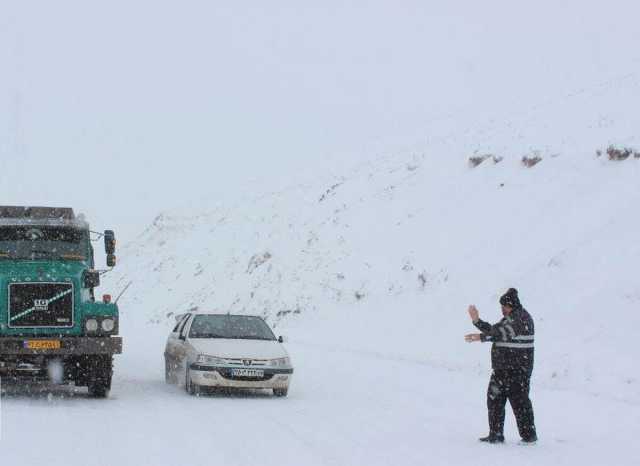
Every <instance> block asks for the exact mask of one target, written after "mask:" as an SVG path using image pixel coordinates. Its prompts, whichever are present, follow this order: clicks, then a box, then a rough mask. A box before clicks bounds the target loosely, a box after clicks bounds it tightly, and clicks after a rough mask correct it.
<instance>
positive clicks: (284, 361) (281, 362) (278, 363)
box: [271, 358, 291, 367]
mask: <svg viewBox="0 0 640 466" xmlns="http://www.w3.org/2000/svg"><path fill="white" fill-rule="evenodd" d="M290 364H291V361H290V360H289V358H278V359H272V360H271V365H272V366H275V367H282V366H289V365H290Z"/></svg>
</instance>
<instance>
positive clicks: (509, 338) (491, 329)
mask: <svg viewBox="0 0 640 466" xmlns="http://www.w3.org/2000/svg"><path fill="white" fill-rule="evenodd" d="M500 304H501V305H502V315H503V316H504V317H503V318H502V320H501V321H500V322H498V323H497V324H495V325H491V324H489V323H487V322H485V321H483V320H480V314H479V312H478V309H476V307H475V306H473V305H472V306H469V317H471V320H472V321H473V325H475V326H476V327H477V328H478V329H479V330H480V331H481V332H482V333H472V334H469V335H466V336H465V337H464V339H465V340H466V341H468V342H473V341H482V342H485V341H490V342H492V343H493V346H492V348H491V367H492V368H493V374H492V375H491V380H490V382H489V389H488V391H487V407H488V409H489V435H488V436H486V437H482V438H481V439H480V441H481V442H488V443H502V442H504V409H505V405H506V403H507V400H509V403H510V404H511V408H512V409H513V413H514V414H515V417H516V421H517V423H518V430H519V431H520V437H522V442H523V443H534V442H536V441H537V440H538V437H537V435H536V427H535V424H534V419H533V406H532V405H531V400H530V399H529V383H530V380H531V373H532V372H533V340H534V329H533V319H531V316H530V315H529V313H528V312H527V311H526V310H525V309H524V308H523V307H522V305H521V304H520V299H519V298H518V291H517V290H516V289H515V288H509V290H508V291H507V292H506V293H505V294H504V295H502V297H501V298H500Z"/></svg>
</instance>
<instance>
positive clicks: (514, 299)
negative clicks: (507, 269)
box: [500, 288, 522, 309]
mask: <svg viewBox="0 0 640 466" xmlns="http://www.w3.org/2000/svg"><path fill="white" fill-rule="evenodd" d="M500 304H502V305H503V306H509V307H512V308H514V309H515V308H518V307H522V304H520V299H519V298H518V290H516V289H515V288H509V289H508V290H507V292H506V293H505V294H503V295H502V296H501V297H500Z"/></svg>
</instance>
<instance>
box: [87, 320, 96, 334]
mask: <svg viewBox="0 0 640 466" xmlns="http://www.w3.org/2000/svg"><path fill="white" fill-rule="evenodd" d="M84 328H85V329H87V332H97V331H98V321H97V320H96V319H87V321H86V322H85V323H84Z"/></svg>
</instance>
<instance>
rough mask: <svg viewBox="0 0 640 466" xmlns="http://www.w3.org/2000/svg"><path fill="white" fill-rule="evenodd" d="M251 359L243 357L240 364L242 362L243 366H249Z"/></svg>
mask: <svg viewBox="0 0 640 466" xmlns="http://www.w3.org/2000/svg"><path fill="white" fill-rule="evenodd" d="M251 362H252V361H251V359H243V360H242V364H244V365H245V366H250V365H251Z"/></svg>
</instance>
